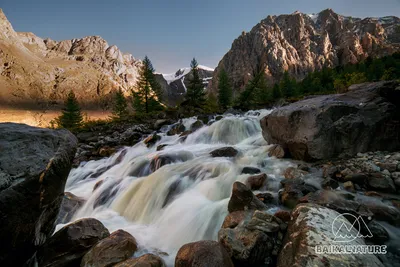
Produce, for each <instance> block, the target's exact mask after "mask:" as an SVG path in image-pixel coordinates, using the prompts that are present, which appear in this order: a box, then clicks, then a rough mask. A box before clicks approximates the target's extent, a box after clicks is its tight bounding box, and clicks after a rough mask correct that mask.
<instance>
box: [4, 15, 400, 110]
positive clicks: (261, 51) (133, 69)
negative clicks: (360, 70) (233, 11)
mask: <svg viewBox="0 0 400 267" xmlns="http://www.w3.org/2000/svg"><path fill="white" fill-rule="evenodd" d="M396 51H400V19H399V18H398V17H394V16H388V17H382V18H364V19H361V18H353V17H348V16H342V15H339V14H337V13H335V12H334V11H333V10H331V9H326V10H323V11H321V12H320V13H318V14H304V13H301V12H294V13H293V14H288V15H279V16H268V17H267V18H265V19H263V20H262V21H261V22H260V23H258V24H257V25H256V26H254V27H253V28H252V29H251V31H250V32H242V34H241V35H240V36H239V37H238V38H237V39H236V40H234V41H233V44H232V47H231V49H230V50H229V51H228V52H227V53H226V54H225V55H224V56H223V58H222V59H221V61H220V62H219V64H218V66H217V68H216V69H215V71H214V70H213V69H212V68H209V67H205V66H199V70H200V71H199V72H200V77H201V78H202V79H203V81H204V86H205V88H207V90H208V91H209V92H211V93H217V90H218V89H217V88H218V75H219V73H220V71H221V69H225V71H226V72H227V73H228V76H229V78H230V80H231V82H232V85H233V88H234V94H235V95H238V93H239V92H240V91H241V90H243V88H244V86H245V85H246V83H247V82H248V81H249V80H250V79H251V78H252V77H253V76H254V75H255V74H256V73H258V72H260V71H261V72H263V73H264V75H265V76H266V78H267V81H268V82H269V83H274V82H278V81H279V80H280V79H281V77H282V75H283V73H284V72H285V71H288V72H289V74H290V75H291V76H293V77H295V78H296V79H298V80H301V79H302V78H304V77H305V75H306V74H307V73H309V72H310V71H314V70H319V69H322V68H324V67H336V66H339V65H344V64H347V63H357V62H359V61H362V60H364V59H366V58H367V57H370V56H371V57H381V56H384V55H389V54H392V53H394V52H396ZM140 66H141V61H140V60H138V59H135V58H134V57H133V56H132V55H131V54H126V53H123V52H121V51H120V50H119V49H118V47H117V46H115V45H111V46H110V45H109V44H108V43H107V41H105V40H104V39H103V38H101V37H99V36H88V37H84V38H79V39H72V40H64V41H55V40H52V39H49V38H47V39H42V38H40V37H38V36H36V35H35V34H33V33H27V32H15V31H14V29H13V27H12V25H11V23H10V22H9V21H8V20H7V18H6V16H5V15H4V13H3V12H2V10H1V9H0V105H9V106H13V107H17V106H32V107H35V108H36V107H38V106H41V105H44V106H49V105H50V106H51V105H52V104H55V105H57V104H61V103H62V101H63V100H64V98H65V96H66V94H67V92H69V90H71V89H72V90H74V92H75V94H76V95H77V97H78V99H79V100H80V102H81V103H82V105H84V106H87V107H95V108H99V107H101V108H108V107H109V103H110V101H109V100H110V98H111V97H112V95H113V92H114V91H115V90H117V89H119V88H121V89H122V90H123V91H125V92H126V94H128V93H129V91H130V90H131V89H132V88H133V89H134V88H135V85H136V81H137V78H138V76H139V68H140ZM190 75H191V72H190V69H189V68H182V69H179V70H177V71H176V72H175V73H172V74H161V73H157V74H156V78H157V80H158V82H159V83H160V84H161V87H162V90H163V94H164V102H165V103H166V104H167V105H170V106H174V105H176V104H178V103H179V102H181V101H182V100H183V98H184V95H185V92H186V87H187V85H188V80H189V78H190Z"/></svg>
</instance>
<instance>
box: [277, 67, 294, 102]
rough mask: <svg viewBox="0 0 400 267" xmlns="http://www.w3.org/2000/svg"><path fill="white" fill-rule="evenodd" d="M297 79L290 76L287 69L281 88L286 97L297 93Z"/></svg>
mask: <svg viewBox="0 0 400 267" xmlns="http://www.w3.org/2000/svg"><path fill="white" fill-rule="evenodd" d="M295 87H296V81H295V80H294V79H292V78H290V76H289V72H287V71H285V73H284V74H283V78H282V80H281V84H280V88H281V92H282V94H283V96H284V97H292V96H294V95H295V90H296V89H295Z"/></svg>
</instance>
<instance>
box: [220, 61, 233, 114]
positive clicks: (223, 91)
mask: <svg viewBox="0 0 400 267" xmlns="http://www.w3.org/2000/svg"><path fill="white" fill-rule="evenodd" d="M218 104H219V106H220V107H221V108H222V109H224V110H225V109H228V108H229V107H230V105H231V104H232V87H231V84H230V82H229V77H228V74H227V73H226V71H225V70H224V69H222V70H221V71H220V73H219V83H218Z"/></svg>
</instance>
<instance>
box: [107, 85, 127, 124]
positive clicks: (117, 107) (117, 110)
mask: <svg viewBox="0 0 400 267" xmlns="http://www.w3.org/2000/svg"><path fill="white" fill-rule="evenodd" d="M127 108H128V103H127V101H126V99H125V96H124V93H123V92H122V90H121V88H120V89H119V90H118V91H117V92H116V93H115V96H114V106H113V110H112V116H111V118H112V119H116V120H124V119H126V118H127V117H128V109H127Z"/></svg>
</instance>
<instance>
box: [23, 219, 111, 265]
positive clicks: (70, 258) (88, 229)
mask: <svg viewBox="0 0 400 267" xmlns="http://www.w3.org/2000/svg"><path fill="white" fill-rule="evenodd" d="M109 235H110V233H109V232H108V230H107V228H105V227H104V225H103V224H102V223H101V222H100V221H98V220H96V219H92V218H86V219H81V220H78V221H75V222H73V223H71V224H68V225H66V226H64V227H63V228H61V229H60V230H59V231H58V232H56V233H55V234H54V235H53V236H52V237H51V238H49V239H48V240H47V241H46V242H45V243H44V244H43V245H42V246H41V247H39V249H38V251H37V252H36V254H35V256H34V257H33V258H32V259H31V260H30V262H29V264H28V266H43V267H50V266H60V267H62V266H64V267H66V266H79V264H80V262H81V260H82V257H83V256H84V255H85V254H86V252H88V251H89V250H90V248H91V247H92V246H94V245H95V244H96V243H97V242H99V241H100V240H102V239H104V238H106V237H108V236H109Z"/></svg>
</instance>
